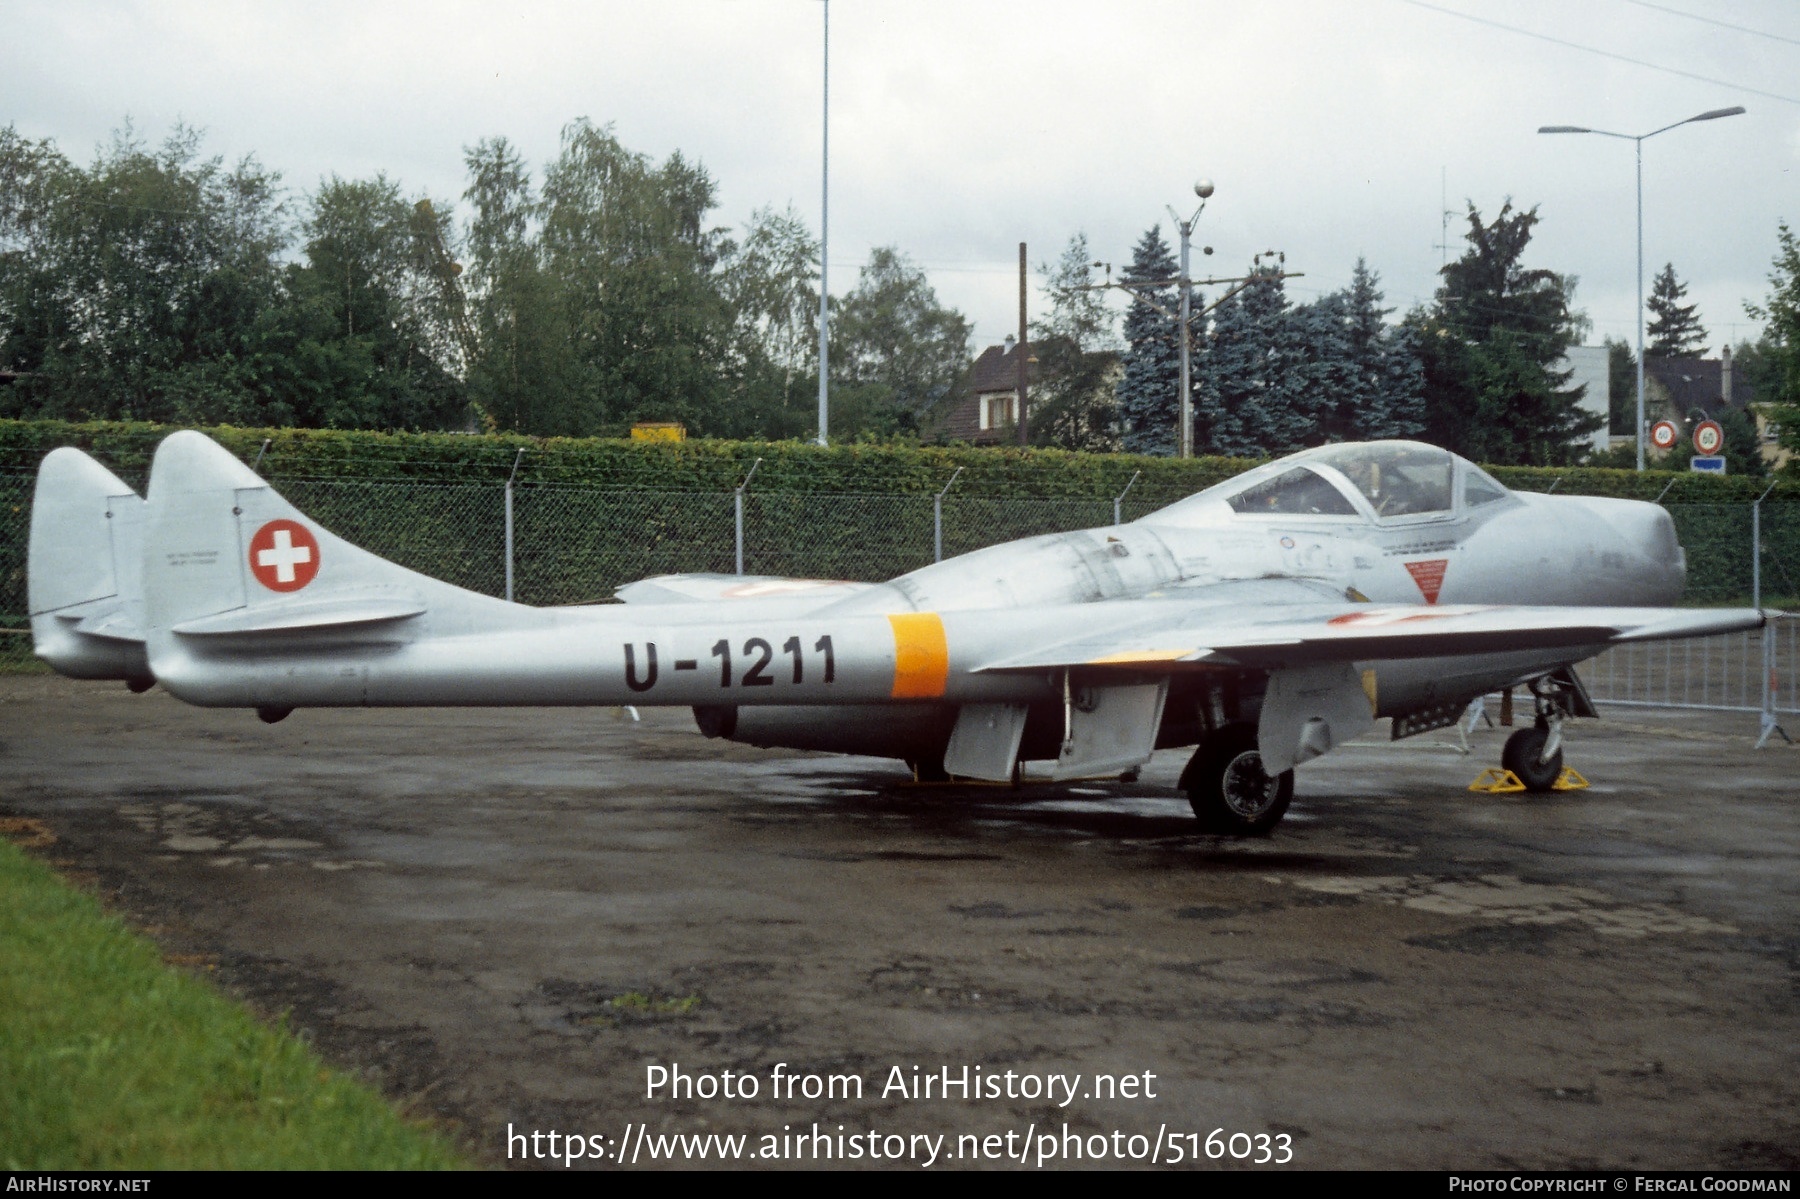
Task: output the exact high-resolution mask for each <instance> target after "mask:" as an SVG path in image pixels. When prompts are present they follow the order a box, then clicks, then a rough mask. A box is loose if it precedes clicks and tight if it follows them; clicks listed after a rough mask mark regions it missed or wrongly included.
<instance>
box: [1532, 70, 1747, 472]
mask: <svg viewBox="0 0 1800 1199" xmlns="http://www.w3.org/2000/svg"><path fill="white" fill-rule="evenodd" d="M1743 111H1744V110H1743V109H1742V108H1740V107H1737V106H1733V107H1731V108H1715V109H1713V110H1712V111H1710V112H1703V113H1701V114H1700V115H1699V116H1697V117H1689V118H1688V119H1687V120H1685V121H1676V122H1675V123H1674V124H1673V125H1664V126H1663V127H1662V128H1661V129H1652V130H1651V131H1650V132H1648V133H1637V134H1631V133H1613V132H1611V131H1609V130H1606V129H1589V128H1587V127H1586V126H1584V125H1542V126H1539V128H1538V132H1539V133H1595V134H1598V135H1600V136H1601V137H1616V138H1620V139H1622V140H1624V141H1628V142H1634V143H1636V145H1637V436H1636V438H1635V440H1636V442H1637V468H1638V469H1639V470H1643V469H1644V140H1645V139H1646V138H1652V137H1655V136H1656V135H1657V134H1659V133H1667V132H1668V131H1669V130H1671V129H1677V128H1680V127H1681V126H1682V125H1692V124H1693V123H1694V122H1696V121H1716V120H1718V119H1719V118H1720V117H1735V116H1737V115H1738V114H1740V113H1742V112H1743Z"/></svg>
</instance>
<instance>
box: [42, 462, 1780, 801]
mask: <svg viewBox="0 0 1800 1199" xmlns="http://www.w3.org/2000/svg"><path fill="white" fill-rule="evenodd" d="M147 492H148V494H147V497H146V498H143V499H140V498H139V497H138V496H137V495H136V494H135V493H134V492H133V491H132V490H131V489H130V488H129V487H127V486H126V485H125V484H123V483H121V482H120V481H119V480H118V479H117V478H115V477H114V476H113V475H112V474H111V473H109V472H108V471H107V470H106V469H105V468H104V467H102V466H101V465H100V464H99V463H97V462H95V461H94V460H93V459H91V458H89V457H88V456H86V455H85V454H83V453H81V452H80V451H78V450H74V449H59V450H55V451H52V452H51V453H50V454H49V455H48V456H47V457H46V458H45V460H44V462H43V465H42V467H41V469H40V471H39V474H38V481H37V491H36V497H35V500H34V507H33V509H32V520H31V548H30V561H29V568H30V600H31V620H32V632H33V636H34V638H35V641H36V647H37V653H38V654H39V655H40V656H41V657H43V658H44V659H45V660H46V661H48V662H49V663H50V664H51V665H52V666H53V667H55V668H56V669H57V670H58V671H60V672H62V673H63V674H66V675H71V676H74V677H77V678H90V679H92V678H116V679H123V680H124V681H125V682H126V683H127V684H128V685H129V686H130V687H131V688H132V689H133V690H143V689H145V688H148V687H150V686H152V685H154V684H156V683H160V684H161V685H162V686H163V687H164V688H165V689H167V690H168V691H169V692H171V693H173V694H174V695H175V696H177V697H178V698H180V699H183V700H186V701H187V702H189V703H192V704H199V705H203V706H206V707H241V708H253V709H255V710H256V711H257V712H258V714H260V715H261V716H262V718H263V719H264V720H268V721H275V720H279V719H281V718H283V717H284V716H286V715H287V714H288V713H289V712H291V711H292V710H293V709H295V708H302V707H359V706H369V707H376V706H381V707H399V706H443V705H529V706H540V705H544V706H547V705H607V706H612V705H626V704H632V705H671V706H682V707H691V708H692V709H693V711H694V715H695V718H696V720H697V722H698V724H699V726H700V729H701V731H702V732H704V733H705V734H706V735H707V736H710V737H725V738H729V739H732V740H735V741H743V742H748V743H750V744H754V745H760V746H782V747H791V748H801V749H820V750H834V751H839V752H844V753H856V754H870V755H876V756H883V757H890V758H898V759H903V760H905V761H907V762H908V763H910V764H911V765H912V766H913V767H914V769H915V770H917V771H918V772H919V773H920V774H921V776H922V777H940V778H941V777H944V776H954V777H961V778H973V779H992V780H1007V779H1013V778H1016V777H1017V771H1018V768H1019V763H1020V761H1021V760H1036V761H1050V762H1053V763H1054V766H1053V767H1052V771H1051V773H1052V777H1055V778H1074V777H1082V776H1089V777H1091V776H1094V775H1100V774H1118V773H1125V772H1130V771H1133V770H1136V769H1137V768H1138V767H1139V766H1141V765H1142V764H1143V763H1144V762H1146V761H1147V760H1148V759H1149V758H1150V755H1151V753H1152V752H1153V751H1154V750H1157V749H1162V748H1168V747H1177V746H1189V745H1192V746H1196V747H1197V748H1196V750H1195V752H1194V755H1193V759H1192V761H1191V762H1190V763H1189V764H1188V766H1187V769H1186V771H1185V772H1184V774H1183V775H1182V783H1181V785H1182V787H1183V789H1184V790H1185V791H1186V792H1187V794H1188V796H1189V798H1190V800H1191V802H1192V805H1193V808H1194V812H1195V814H1196V815H1197V816H1198V817H1200V819H1201V820H1202V821H1203V822H1205V824H1206V825H1207V826H1208V827H1209V828H1212V829H1214V830H1217V831H1220V832H1226V833H1235V834H1252V833H1263V832H1267V831H1268V830H1269V829H1271V828H1272V827H1274V825H1275V824H1276V823H1277V822H1278V821H1279V820H1280V819H1281V817H1282V814H1283V813H1284V812H1285V811H1286V810H1287V806H1288V802H1289V799H1290V798H1291V796H1292V794H1293V778H1294V775H1293V767H1294V765H1295V764H1296V763H1298V762H1302V761H1305V760H1307V759H1309V758H1312V757H1316V756H1317V755H1319V754H1323V753H1326V752H1327V751H1329V750H1331V749H1334V748H1336V747H1337V746H1340V745H1342V744H1343V743H1344V742H1346V741H1348V740H1350V739H1351V738H1353V737H1356V736H1359V735H1361V734H1362V733H1364V732H1366V731H1368V730H1369V729H1370V728H1371V726H1372V725H1373V724H1374V722H1375V721H1376V720H1377V719H1378V718H1382V717H1391V718H1392V721H1393V725H1392V728H1393V735H1394V736H1395V737H1402V736H1408V735H1411V734H1413V733H1417V732H1421V731H1424V730H1426V729H1431V728H1438V727H1442V726H1444V725H1447V724H1449V723H1451V722H1452V721H1453V720H1454V719H1455V718H1456V716H1457V715H1458V714H1459V713H1460V712H1461V711H1462V710H1463V709H1464V708H1465V707H1466V706H1467V705H1468V704H1469V702H1470V701H1471V700H1472V699H1473V698H1475V697H1477V696H1480V695H1484V694H1487V693H1489V692H1492V691H1495V690H1499V689H1502V688H1508V687H1514V686H1519V685H1526V686H1529V688H1530V690H1531V692H1532V694H1533V696H1534V703H1535V709H1536V720H1535V722H1534V724H1533V726H1532V727H1529V728H1521V729H1519V730H1518V731H1516V732H1515V733H1513V734H1512V737H1511V738H1510V739H1509V740H1508V741H1507V743H1506V747H1505V752H1504V756H1503V760H1504V763H1505V765H1506V766H1507V767H1508V768H1510V769H1511V770H1513V771H1514V772H1515V773H1516V774H1518V775H1519V777H1520V778H1521V779H1522V780H1523V781H1524V782H1525V784H1526V785H1527V786H1528V787H1530V788H1532V789H1535V790H1543V789H1547V788H1549V787H1550V786H1551V785H1552V784H1553V783H1554V782H1555V781H1556V779H1557V778H1558V776H1559V775H1560V773H1561V769H1562V722H1563V720H1564V719H1565V718H1566V717H1569V716H1571V715H1592V714H1593V711H1592V707H1591V705H1590V704H1589V703H1588V700H1587V698H1586V695H1585V693H1584V692H1583V690H1582V688H1581V685H1580V683H1579V682H1578V680H1577V679H1576V677H1575V675H1574V672H1573V669H1572V667H1573V664H1574V663H1576V662H1579V661H1581V660H1583V659H1585V658H1589V657H1592V656H1593V655H1595V654H1597V653H1599V652H1601V651H1602V650H1604V649H1605V648H1607V647H1608V646H1611V645H1616V644H1619V643H1621V642H1627V641H1643V640H1652V639H1659V638H1673V637H1692V636H1700V635H1704V634H1710V633H1720V632H1727V631H1731V630H1736V629H1748V628H1754V627H1757V626H1758V625H1760V624H1761V623H1762V620H1763V618H1762V614H1761V613H1759V612H1755V611H1743V610H1737V611H1721V610H1693V609H1675V608H1671V607H1668V606H1667V605H1670V604H1673V603H1674V602H1675V601H1676V600H1678V599H1679V598H1680V596H1681V591H1682V585H1683V581H1684V576H1685V569H1686V568H1685V561H1684V556H1683V552H1682V549H1681V547H1680V546H1679V545H1678V544H1677V542H1676V539H1675V528H1674V525H1673V524H1672V522H1671V521H1670V519H1669V516H1668V514H1667V513H1665V512H1664V511H1663V510H1662V509H1660V508H1658V507H1656V506H1655V505H1652V504H1646V503H1639V502H1635V501H1630V500H1616V499H1594V498H1588V497H1580V496H1551V495H1535V494H1518V493H1515V492H1511V491H1508V490H1507V489H1506V488H1505V487H1503V486H1501V485H1500V484H1499V483H1497V482H1495V481H1494V480H1493V479H1492V478H1491V477H1490V476H1488V475H1487V474H1486V473H1485V472H1483V471H1482V470H1481V469H1480V468H1478V467H1476V466H1475V465H1474V464H1472V463H1470V462H1467V461H1464V460H1463V459H1461V458H1459V457H1457V456H1456V455H1454V454H1451V453H1449V452H1448V451H1446V450H1442V449H1437V448H1435V447H1432V446H1429V445H1422V444H1419V443H1416V442H1408V441H1386V442H1374V443H1367V444H1341V445H1333V446H1327V447H1324V448H1321V449H1315V450H1308V451H1306V452H1303V453H1299V454H1295V455H1293V456H1292V457H1288V458H1283V459H1280V460H1279V461H1276V462H1271V463H1269V464H1267V465H1265V466H1261V467H1258V468H1256V469H1254V470H1251V471H1249V472H1248V473H1245V474H1242V475H1239V476H1237V477H1236V478H1233V479H1231V480H1229V481H1227V482H1224V483H1221V484H1219V485H1217V486H1215V487H1211V488H1208V489H1207V490H1205V491H1202V492H1200V493H1199V494H1197V495H1194V496H1192V497H1190V498H1188V499H1185V500H1182V501H1180V502H1178V503H1176V504H1173V505H1171V506H1169V507H1167V508H1164V509H1162V510H1161V511H1159V512H1156V513H1153V514H1151V515H1149V516H1146V517H1144V518H1143V519H1141V520H1137V521H1134V522H1132V523H1130V524H1123V525H1116V526H1110V527H1105V528H1098V529H1089V530H1086V531H1083V532H1076V533H1056V534H1049V535H1046V536H1040V537H1028V538H1025V539H1024V540H1021V541H1015V542H1010V543H1008V544H1004V545H997V546H993V547H990V548H988V549H982V550H976V551H975V552H973V553H969V554H964V555H962V556H960V557H957V558H952V559H950V560H948V561H945V562H939V563H936V564H934V565H931V566H927V567H924V568H922V569H920V570H915V571H913V572H911V573H910V574H905V575H901V576H900V577H899V578H897V579H893V580H891V581H889V582H886V583H879V584H869V583H842V582H829V581H812V580H796V579H773V578H757V577H749V578H746V577H742V576H728V575H710V574H704V575H671V576H664V577H659V578H653V579H646V580H643V581H641V582H637V583H632V584H630V585H629V586H626V587H624V588H622V589H621V590H620V591H619V593H618V595H619V598H620V599H621V600H623V601H624V603H622V604H607V605H597V606H581V607H557V608H535V607H529V606H527V605H523V604H514V603H508V602H506V601H504V600H500V599H495V598H494V597H492V596H487V595H480V594H477V593H475V592H471V591H465V590H463V589H461V588H458V587H454V586H451V585H450V584H448V583H443V582H439V581H438V580H435V579H431V578H428V577H426V576H424V575H421V574H417V573H415V572H413V571H410V570H407V569H405V568H403V567H400V566H397V565H394V564H393V563H390V562H387V561H385V560H383V559H381V558H378V557H376V556H375V555H373V554H370V553H368V552H367V551H365V550H361V549H358V548H357V547H356V546H354V545H351V544H350V543H349V542H347V541H344V540H342V539H340V538H338V537H335V536H333V535H332V534H331V533H330V532H328V531H327V530H325V529H323V528H321V527H320V526H319V525H317V524H315V523H313V522H312V521H310V520H308V519H307V517H306V516H305V515H304V514H303V513H301V512H300V511H299V510H298V509H296V508H295V507H294V506H293V505H291V504H289V503H288V502H287V501H286V500H284V499H283V498H282V497H281V496H280V495H279V494H277V493H276V491H275V490H274V489H273V488H271V487H270V486H269V485H268V484H267V483H265V482H263V480H262V479H260V478H258V477H257V476H256V475H255V474H254V473H253V472H252V471H251V470H250V469H249V468H248V467H246V466H245V465H244V464H243V463H242V462H240V461H238V460H237V459H236V458H235V457H233V456H232V455H231V454H230V453H228V452H227V451H226V450H224V449H223V448H222V447H220V446H219V445H218V444H216V443H215V442H213V441H211V440H210V439H208V438H207V437H205V436H204V435H202V434H200V433H195V432H180V433H175V434H172V435H171V436H170V437H168V438H167V439H166V440H164V441H163V443H162V444H161V446H160V447H159V448H158V449H157V451H156V457H155V461H154V463H153V466H152V468H151V472H150V482H149V486H148V488H147Z"/></svg>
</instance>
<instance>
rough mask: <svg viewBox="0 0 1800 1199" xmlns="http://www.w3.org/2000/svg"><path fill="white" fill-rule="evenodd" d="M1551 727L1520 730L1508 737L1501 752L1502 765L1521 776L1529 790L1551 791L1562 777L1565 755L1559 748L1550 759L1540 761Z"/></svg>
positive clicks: (1522, 781) (1521, 780) (1520, 778)
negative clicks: (1539, 756) (1539, 757)
mask: <svg viewBox="0 0 1800 1199" xmlns="http://www.w3.org/2000/svg"><path fill="white" fill-rule="evenodd" d="M1549 737H1550V730H1549V729H1537V728H1532V729H1520V730H1518V731H1517V732H1515V733H1514V734H1513V735H1512V736H1510V737H1508V738H1507V739H1506V745H1505V747H1504V748H1503V749H1501V751H1500V765H1502V766H1504V767H1505V768H1506V769H1508V770H1510V771H1512V772H1513V773H1514V774H1516V775H1518V776H1519V781H1520V782H1521V783H1524V784H1525V789H1526V790H1527V791H1548V790H1550V789H1551V788H1553V787H1555V786H1556V780H1557V779H1559V778H1561V777H1562V768H1563V755H1562V750H1561V749H1560V748H1559V749H1558V750H1557V751H1556V752H1555V753H1554V754H1552V755H1551V756H1550V760H1549V761H1548V762H1540V761H1538V755H1539V754H1541V753H1543V752H1544V742H1545V741H1546V740H1548V739H1549Z"/></svg>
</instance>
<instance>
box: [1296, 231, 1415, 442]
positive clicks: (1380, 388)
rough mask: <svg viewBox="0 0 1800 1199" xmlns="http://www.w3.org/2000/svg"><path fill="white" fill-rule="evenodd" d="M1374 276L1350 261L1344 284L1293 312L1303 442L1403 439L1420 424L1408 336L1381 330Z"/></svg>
mask: <svg viewBox="0 0 1800 1199" xmlns="http://www.w3.org/2000/svg"><path fill="white" fill-rule="evenodd" d="M1381 300H1382V294H1381V288H1380V277H1379V276H1377V275H1376V274H1375V273H1374V272H1373V271H1371V270H1369V268H1368V264H1367V263H1365V262H1364V261H1363V260H1362V259H1360V258H1359V259H1357V261H1356V268H1355V270H1354V271H1353V272H1352V273H1351V277H1350V286H1349V287H1347V288H1345V289H1343V290H1342V291H1337V292H1333V293H1331V294H1330V295H1327V296H1322V297H1320V298H1319V299H1318V300H1316V301H1314V302H1313V303H1311V304H1307V305H1304V306H1302V307H1299V308H1296V309H1295V310H1294V320H1295V322H1296V324H1297V326H1298V329H1299V333H1300V337H1301V340H1302V343H1303V346H1304V354H1305V360H1306V367H1305V372H1306V379H1305V384H1304V385H1305V387H1306V388H1307V390H1308V392H1309V395H1310V406H1311V408H1312V411H1313V412H1314V416H1315V420H1316V432H1315V433H1314V435H1313V436H1312V437H1311V438H1309V444H1320V443H1323V442H1330V441H1373V440H1378V439H1381V438H1390V437H1410V436H1412V435H1413V434H1415V433H1418V432H1419V431H1420V430H1421V429H1423V428H1424V427H1425V419H1424V415H1425V399H1424V374H1423V371H1422V370H1421V368H1420V365H1419V358H1418V353H1417V351H1416V349H1415V348H1414V345H1413V338H1412V334H1411V333H1410V332H1409V331H1408V330H1406V329H1395V328H1391V327H1389V326H1388V324H1387V323H1386V321H1385V320H1384V319H1383V318H1385V317H1386V316H1387V314H1388V313H1389V312H1390V311H1392V309H1387V308H1383V307H1382V306H1381Z"/></svg>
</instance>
